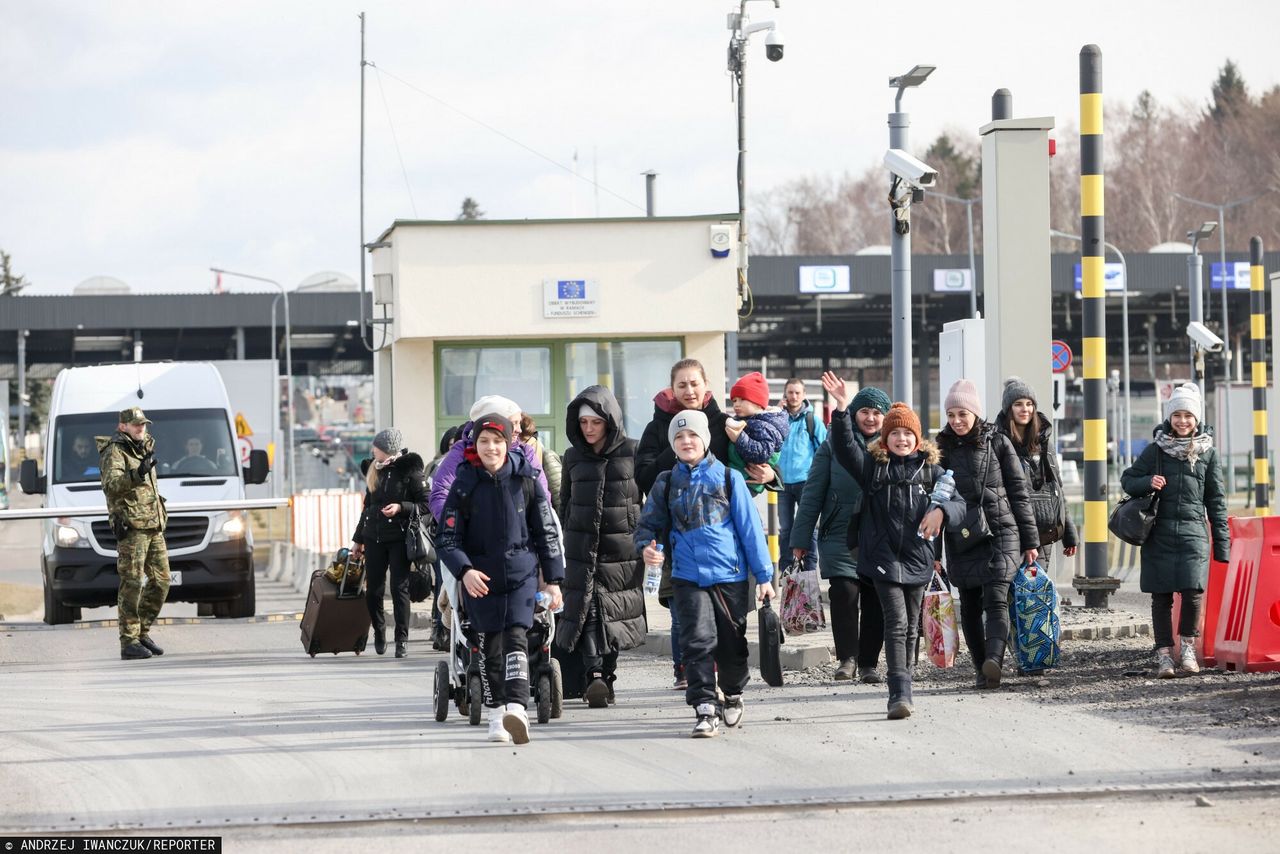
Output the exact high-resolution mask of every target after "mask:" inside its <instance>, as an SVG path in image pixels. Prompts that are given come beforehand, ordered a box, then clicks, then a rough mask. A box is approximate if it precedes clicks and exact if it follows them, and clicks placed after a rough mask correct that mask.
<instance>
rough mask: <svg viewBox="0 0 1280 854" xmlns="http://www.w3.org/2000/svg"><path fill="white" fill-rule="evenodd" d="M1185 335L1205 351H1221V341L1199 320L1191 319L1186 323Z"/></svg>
mask: <svg viewBox="0 0 1280 854" xmlns="http://www.w3.org/2000/svg"><path fill="white" fill-rule="evenodd" d="M1187 337H1188V338H1190V339H1191V341H1192V342H1193V343H1194V344H1195V345H1196V347H1198V348H1199V349H1201V350H1203V351H1205V352H1206V353H1221V352H1222V347H1223V341H1222V339H1221V338H1219V337H1218V336H1217V335H1214V334H1213V332H1212V331H1211V330H1210V329H1209V327H1207V326H1205V325H1204V324H1203V323H1201V322H1200V321H1198V320H1196V321H1192V322H1191V323H1188V324H1187Z"/></svg>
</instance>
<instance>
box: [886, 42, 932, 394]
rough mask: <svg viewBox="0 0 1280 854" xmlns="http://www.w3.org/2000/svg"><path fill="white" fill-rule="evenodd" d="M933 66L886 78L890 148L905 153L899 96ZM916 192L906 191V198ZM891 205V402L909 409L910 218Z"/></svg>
mask: <svg viewBox="0 0 1280 854" xmlns="http://www.w3.org/2000/svg"><path fill="white" fill-rule="evenodd" d="M936 68H937V66H934V65H916V66H914V67H912V69H911V70H910V71H908V72H907V73H906V74H900V75H898V76H897V77H890V78H889V88H891V89H897V90H898V91H897V95H895V96H894V99H893V112H892V113H890V114H889V148H891V149H894V148H898V149H902V150H903V151H906V150H907V128H909V127H911V117H910V115H908V114H907V113H904V112H902V93H903V92H905V91H906V90H908V89H914V88H915V87H917V86H919V85H920V84H921V83H923V82H924V81H925V80H926V79H927V78H928V76H929V75H930V74H932V73H933V72H934V71H935V70H936ZM897 183H898V181H897V179H896V178H893V179H891V180H890V183H889V194H890V198H891V199H892V198H893V197H894V193H895V190H897ZM915 192H916V191H915V190H907V193H908V198H910V196H911V195H914V193H915ZM890 204H891V205H893V207H894V210H893V216H892V220H893V227H892V230H891V233H890V235H889V246H890V250H891V255H892V259H891V262H892V263H891V267H892V272H891V277H892V278H891V282H892V284H891V292H892V299H891V302H892V309H893V332H892V334H893V399H894V400H901V401H904V402H905V403H906V404H907V406H911V349H912V346H911V345H912V341H911V232H910V219H909V218H908V217H907V216H906V212H907V211H908V210H910V208H907V207H906V205H907V204H909V202H903V203H902V205H901V206H899V204H898V203H896V202H893V201H891V202H890Z"/></svg>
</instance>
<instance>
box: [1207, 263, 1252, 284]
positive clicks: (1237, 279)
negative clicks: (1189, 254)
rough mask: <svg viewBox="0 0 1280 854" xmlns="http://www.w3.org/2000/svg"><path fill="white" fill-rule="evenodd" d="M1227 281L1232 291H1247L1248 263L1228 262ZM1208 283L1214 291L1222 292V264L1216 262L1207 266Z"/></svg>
mask: <svg viewBox="0 0 1280 854" xmlns="http://www.w3.org/2000/svg"><path fill="white" fill-rule="evenodd" d="M1227 281H1228V282H1229V283H1230V285H1231V288H1232V289H1233V290H1237V291H1247V290H1249V262H1248V261H1228V262H1227ZM1209 283H1210V284H1209V286H1210V287H1211V288H1213V289H1214V290H1215V291H1220V290H1222V264H1220V263H1219V262H1217V261H1214V262H1213V263H1212V264H1210V265H1209Z"/></svg>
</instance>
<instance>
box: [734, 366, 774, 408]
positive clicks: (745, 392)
mask: <svg viewBox="0 0 1280 854" xmlns="http://www.w3.org/2000/svg"><path fill="white" fill-rule="evenodd" d="M729 397H731V398H733V397H736V398H739V399H741V400H749V401H751V402H752V403H754V404H755V405H756V406H758V407H760V408H761V409H768V408H769V381H768V380H766V379H765V378H764V374H762V373H760V372H759V371H752V372H751V373H749V374H747V375H745V376H744V377H743V378H742V379H740V380H738V381H737V382H736V383H734V384H733V388H731V389H729Z"/></svg>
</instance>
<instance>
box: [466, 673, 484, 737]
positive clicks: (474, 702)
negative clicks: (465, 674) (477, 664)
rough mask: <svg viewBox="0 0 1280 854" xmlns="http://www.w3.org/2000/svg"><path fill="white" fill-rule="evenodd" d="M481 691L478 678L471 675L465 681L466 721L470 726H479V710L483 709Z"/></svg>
mask: <svg viewBox="0 0 1280 854" xmlns="http://www.w3.org/2000/svg"><path fill="white" fill-rule="evenodd" d="M483 690H484V689H483V688H482V687H481V686H480V677H479V676H476V675H473V676H471V678H469V679H468V680H467V707H468V708H467V713H468V717H467V719H468V721H469V722H470V723H471V725H472V726H480V710H481V709H482V708H484V695H483Z"/></svg>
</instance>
